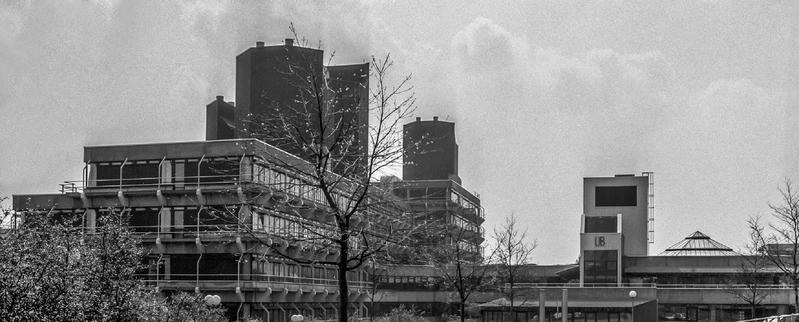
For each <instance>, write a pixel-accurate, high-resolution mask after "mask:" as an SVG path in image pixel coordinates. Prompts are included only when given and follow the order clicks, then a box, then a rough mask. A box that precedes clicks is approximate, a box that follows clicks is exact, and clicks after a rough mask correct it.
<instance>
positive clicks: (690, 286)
mask: <svg viewBox="0 0 799 322" xmlns="http://www.w3.org/2000/svg"><path fill="white" fill-rule="evenodd" d="M509 286H510V285H506V287H509ZM549 287H552V288H554V287H566V288H571V287H587V288H603V287H608V288H619V287H620V288H625V287H639V288H640V287H646V288H661V289H718V290H725V289H745V288H749V287H750V285H746V284H658V283H621V284H617V283H583V285H582V286H580V283H516V284H514V286H513V288H518V289H522V288H549ZM757 287H758V288H759V289H763V290H784V289H790V288H791V287H790V286H788V285H783V284H761V285H758V286H757Z"/></svg>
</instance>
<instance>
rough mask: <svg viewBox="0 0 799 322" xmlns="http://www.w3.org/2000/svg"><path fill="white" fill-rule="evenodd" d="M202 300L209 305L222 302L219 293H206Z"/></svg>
mask: <svg viewBox="0 0 799 322" xmlns="http://www.w3.org/2000/svg"><path fill="white" fill-rule="evenodd" d="M203 301H205V304H207V305H209V306H217V305H219V304H221V303H222V298H221V297H219V295H210V294H208V295H206V296H205V297H204V298H203Z"/></svg>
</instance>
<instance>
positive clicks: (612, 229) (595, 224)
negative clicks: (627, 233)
mask: <svg viewBox="0 0 799 322" xmlns="http://www.w3.org/2000/svg"><path fill="white" fill-rule="evenodd" d="M616 228H617V224H616V216H602V217H588V216H586V217H585V232H586V233H616V232H617V231H616Z"/></svg>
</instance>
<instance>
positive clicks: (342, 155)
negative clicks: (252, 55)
mask: <svg viewBox="0 0 799 322" xmlns="http://www.w3.org/2000/svg"><path fill="white" fill-rule="evenodd" d="M291 30H292V32H294V28H293V26H292V27H291ZM295 38H296V39H300V37H298V36H297V35H296V32H295ZM305 44H307V42H306V41H301V43H300V45H305ZM301 49H302V48H301ZM287 50H293V52H292V55H294V56H291V57H294V58H295V59H293V60H292V59H286V60H285V61H284V62H283V63H282V65H280V66H278V67H277V68H278V72H279V73H280V74H281V75H282V77H283V81H285V82H286V84H289V85H290V88H291V92H292V95H293V96H292V97H293V98H292V100H290V101H289V102H286V101H281V100H277V99H274V98H272V97H270V95H271V93H261V97H262V100H263V101H262V102H261V103H262V104H263V106H268V109H269V111H270V112H269V113H260V114H257V113H253V114H251V115H248V116H247V120H246V122H245V124H246V126H245V128H244V129H242V133H243V136H246V137H251V138H256V139H259V140H261V141H263V142H267V143H269V144H270V145H273V146H275V147H277V148H280V149H282V150H283V151H289V152H290V154H292V155H293V156H288V157H274V156H265V157H264V158H263V159H261V158H256V159H255V160H253V163H254V164H253V166H254V169H256V170H253V171H255V172H258V173H254V174H253V176H254V177H258V178H263V179H258V180H256V181H258V182H257V183H258V184H256V185H252V186H249V187H248V188H247V190H246V191H245V194H246V196H248V197H247V200H246V203H247V204H250V205H253V206H254V207H253V210H254V211H255V212H256V213H258V212H259V211H261V210H264V212H267V211H270V210H277V212H279V213H281V214H282V215H281V218H280V220H279V223H278V222H258V221H259V220H261V219H258V218H257V215H256V216H255V217H256V219H251V218H253V217H246V218H245V217H241V216H239V214H237V213H232V214H231V215H232V216H226V217H227V218H236V219H237V220H238V221H239V224H243V225H240V227H242V228H243V229H244V230H245V231H246V233H247V234H249V235H250V236H251V237H252V238H253V239H254V240H256V241H257V242H258V243H259V244H260V246H262V247H266V248H268V251H269V253H270V254H272V255H274V256H278V257H281V258H284V259H288V260H290V261H293V262H296V263H300V264H313V265H328V266H332V267H335V268H337V271H338V274H337V275H338V276H337V278H338V291H339V309H338V314H339V316H338V319H339V320H340V321H347V319H348V307H349V299H348V294H349V285H348V281H347V280H348V274H347V273H348V272H353V271H357V270H359V269H360V268H362V266H363V265H364V264H366V263H368V262H369V261H370V259H371V258H373V257H374V256H376V255H378V254H380V253H383V252H389V251H397V250H401V249H402V248H404V247H405V246H403V245H407V239H408V236H410V234H409V231H410V230H413V229H414V221H413V216H412V215H411V214H410V212H406V211H405V210H404V208H403V207H404V206H403V205H402V203H401V202H400V201H399V200H398V199H397V198H396V197H395V196H394V195H393V194H392V192H391V191H389V190H384V189H381V188H380V187H379V185H378V184H376V181H375V180H376V179H377V178H378V177H379V176H380V174H382V173H383V172H384V171H385V170H386V169H387V168H389V167H392V166H396V165H398V164H399V162H400V161H401V158H402V122H403V121H404V120H405V119H407V118H408V117H409V116H411V114H412V113H413V112H414V110H415V98H414V92H413V87H412V86H411V85H410V81H411V76H410V75H408V76H405V77H401V78H399V79H397V80H396V81H392V79H393V78H392V77H390V75H391V70H392V69H393V68H394V62H393V61H392V59H391V57H390V55H388V54H387V55H385V56H384V57H381V58H377V57H374V56H373V57H372V59H371V64H369V75H356V76H365V77H364V79H365V80H368V81H367V82H361V81H355V82H353V81H351V79H346V78H347V77H343V78H333V77H330V76H329V73H328V72H326V71H324V70H321V71H320V70H319V66H318V65H315V64H311V63H308V62H310V61H313V59H312V58H308V59H305V58H303V57H302V55H304V51H303V50H300V49H297V48H296V46H294V47H292V48H290V49H287ZM312 54H313V53H312ZM309 55H310V54H309ZM297 57H300V58H297ZM331 57H332V56H331ZM354 72H355V73H358V72H361V71H358V70H356V71H354ZM355 78H358V77H355ZM367 84H368V85H367ZM366 88H368V89H369V91H368V93H367V95H363V94H364V93H365V89H366ZM364 96H367V98H364ZM364 99H367V100H368V102H364V101H363V100H364ZM367 112H368V113H367ZM365 115H369V116H368V117H366V116H365ZM366 118H368V120H367V119H366ZM243 148H245V149H246V150H249V151H250V152H252V151H253V150H257V149H259V147H258V146H255V145H252V146H244V147H243ZM252 154H255V155H257V153H252ZM294 156H296V158H295V157H294ZM264 200H267V201H266V202H263V201H264ZM264 203H268V204H269V205H268V206H265V205H264ZM267 207H268V208H269V209H266V208H267ZM284 215H285V216H284ZM268 220H272V219H268ZM265 232H266V233H267V234H264V233H265ZM325 254H332V255H331V256H326V255H325Z"/></svg>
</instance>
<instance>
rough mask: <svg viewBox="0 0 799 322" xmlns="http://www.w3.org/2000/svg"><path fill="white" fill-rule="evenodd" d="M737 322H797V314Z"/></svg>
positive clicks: (798, 320) (798, 318)
mask: <svg viewBox="0 0 799 322" xmlns="http://www.w3.org/2000/svg"><path fill="white" fill-rule="evenodd" d="M738 322H799V314H784V315H775V316H769V317H765V318H756V319H749V320H739V321H738Z"/></svg>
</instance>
